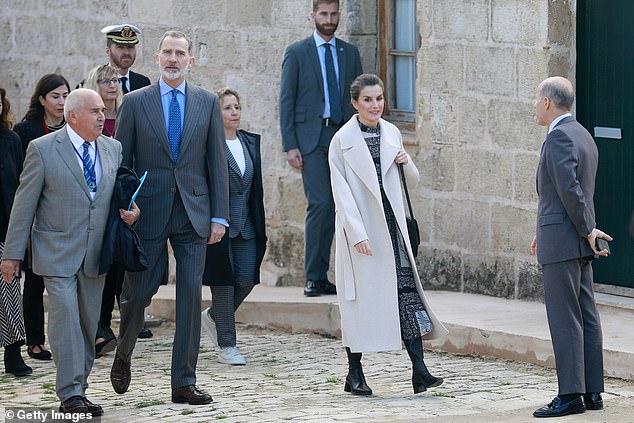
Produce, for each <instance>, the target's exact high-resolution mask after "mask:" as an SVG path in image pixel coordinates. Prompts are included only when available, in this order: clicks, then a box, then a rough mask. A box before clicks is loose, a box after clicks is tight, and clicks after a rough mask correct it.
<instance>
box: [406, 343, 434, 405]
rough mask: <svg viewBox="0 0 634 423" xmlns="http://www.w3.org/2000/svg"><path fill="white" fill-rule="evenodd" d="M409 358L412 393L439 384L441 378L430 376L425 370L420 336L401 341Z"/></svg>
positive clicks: (423, 390) (417, 392)
mask: <svg viewBox="0 0 634 423" xmlns="http://www.w3.org/2000/svg"><path fill="white" fill-rule="evenodd" d="M403 343H404V344H405V348H406V349H407V353H408V354H409V358H410V360H412V386H413V387H414V393H415V394H419V393H421V392H425V391H426V390H427V388H433V387H435V386H440V385H441V384H442V382H443V380H442V378H440V377H435V376H432V375H431V373H429V370H427V366H426V365H425V361H424V360H423V340H422V339H421V338H413V339H406V340H404V341H403Z"/></svg>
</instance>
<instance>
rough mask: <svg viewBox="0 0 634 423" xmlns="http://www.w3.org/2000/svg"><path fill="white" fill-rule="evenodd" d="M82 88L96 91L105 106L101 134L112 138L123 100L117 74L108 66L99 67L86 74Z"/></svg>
mask: <svg viewBox="0 0 634 423" xmlns="http://www.w3.org/2000/svg"><path fill="white" fill-rule="evenodd" d="M84 88H89V89H91V90H93V91H96V92H97V94H99V96H100V97H101V99H102V100H103V103H104V105H105V106H106V113H105V114H106V122H105V123H104V125H103V131H102V133H103V134H104V135H106V136H108V137H114V125H115V119H116V118H117V111H118V110H119V106H121V101H122V100H123V91H121V83H120V81H119V73H118V72H117V70H116V69H115V68H113V67H112V66H110V65H99V66H97V67H95V68H93V69H92V70H91V71H90V73H89V74H88V77H87V78H86V80H85V81H84Z"/></svg>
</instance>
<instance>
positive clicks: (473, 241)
mask: <svg viewBox="0 0 634 423" xmlns="http://www.w3.org/2000/svg"><path fill="white" fill-rule="evenodd" d="M575 10H576V2H575V1H574V0H573V1H561V0H419V1H418V14H419V16H418V18H419V19H418V23H419V27H420V30H421V36H422V46H421V49H420V51H419V55H418V80H417V90H418V112H417V131H416V135H417V137H416V138H417V139H416V141H417V143H418V145H415V146H411V147H410V148H409V150H410V151H414V152H415V155H416V158H415V160H416V162H417V164H418V165H419V169H420V170H421V175H422V178H421V184H420V185H419V187H418V189H417V191H416V201H415V203H416V212H417V213H418V216H420V217H421V218H422V220H423V225H422V228H423V230H422V232H423V234H422V237H423V248H422V257H420V260H419V272H420V273H421V275H422V277H423V280H424V281H426V283H427V286H428V287H429V288H431V287H434V288H437V289H448V290H454V291H461V292H473V293H483V294H489V295H495V296H502V297H508V298H540V297H541V296H542V295H543V292H542V288H541V276H540V274H539V272H538V269H537V266H536V264H535V260H534V258H532V257H531V256H530V252H529V245H530V242H531V240H532V239H533V236H534V233H535V220H536V205H537V204H536V201H537V195H536V193H535V170H536V167H537V164H538V161H539V150H540V146H541V143H542V141H543V139H544V137H545V135H546V130H545V129H544V128H542V127H539V126H537V125H536V124H535V123H534V121H533V110H532V102H533V99H534V95H535V88H536V86H537V84H538V83H539V82H540V81H541V80H543V79H544V78H546V77H548V76H551V75H563V76H566V77H568V78H570V79H572V80H573V81H574V60H575V59H574V52H575V47H574V34H575Z"/></svg>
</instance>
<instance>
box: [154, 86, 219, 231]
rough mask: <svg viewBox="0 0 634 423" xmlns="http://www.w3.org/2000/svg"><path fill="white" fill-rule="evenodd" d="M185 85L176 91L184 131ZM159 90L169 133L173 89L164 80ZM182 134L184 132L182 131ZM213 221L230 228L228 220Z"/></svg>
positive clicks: (217, 219) (213, 219) (214, 219)
mask: <svg viewBox="0 0 634 423" xmlns="http://www.w3.org/2000/svg"><path fill="white" fill-rule="evenodd" d="M185 83H186V81H183V82H182V83H181V84H180V85H179V86H178V87H176V89H177V90H178V93H177V94H176V99H177V100H178V106H179V107H180V109H181V129H183V122H184V120H185V101H186V96H185ZM159 88H160V89H161V103H162V104H163V117H164V118H165V129H166V130H167V132H169V127H168V126H169V121H170V103H171V102H172V90H173V88H172V87H170V86H169V85H167V83H166V82H165V81H163V78H161V79H159ZM181 133H182V131H181ZM211 221H212V222H214V223H220V224H221V225H224V226H226V227H228V226H229V222H227V219H222V218H219V217H212V218H211Z"/></svg>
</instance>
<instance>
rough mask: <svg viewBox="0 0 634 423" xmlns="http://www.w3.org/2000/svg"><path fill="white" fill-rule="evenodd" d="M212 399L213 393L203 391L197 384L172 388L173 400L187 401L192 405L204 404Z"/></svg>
mask: <svg viewBox="0 0 634 423" xmlns="http://www.w3.org/2000/svg"><path fill="white" fill-rule="evenodd" d="M212 401H213V399H212V398H211V395H209V394H208V393H206V392H203V391H201V390H200V389H198V387H197V386H196V385H187V386H181V387H180V388H174V389H172V402H176V403H183V402H187V403H189V404H190V405H203V404H209V403H210V402H212Z"/></svg>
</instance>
